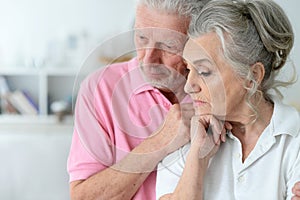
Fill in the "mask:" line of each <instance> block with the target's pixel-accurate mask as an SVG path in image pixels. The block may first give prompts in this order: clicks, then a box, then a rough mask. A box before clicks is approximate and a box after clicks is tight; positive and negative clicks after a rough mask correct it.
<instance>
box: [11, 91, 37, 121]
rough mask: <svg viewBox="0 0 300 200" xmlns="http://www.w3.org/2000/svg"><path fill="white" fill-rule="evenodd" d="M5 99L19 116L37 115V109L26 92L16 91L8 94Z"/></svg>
mask: <svg viewBox="0 0 300 200" xmlns="http://www.w3.org/2000/svg"><path fill="white" fill-rule="evenodd" d="M7 99H8V101H9V103H11V105H12V106H13V107H15V108H16V109H17V110H18V112H19V113H20V114H24V115H37V114H38V108H37V105H36V104H35V103H34V101H33V99H32V98H31V97H30V96H29V94H28V93H27V92H24V91H22V90H16V91H14V92H11V93H9V94H8V96H7Z"/></svg>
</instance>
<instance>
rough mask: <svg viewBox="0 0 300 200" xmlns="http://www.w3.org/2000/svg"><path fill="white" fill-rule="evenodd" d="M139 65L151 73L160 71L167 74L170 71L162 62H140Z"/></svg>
mask: <svg viewBox="0 0 300 200" xmlns="http://www.w3.org/2000/svg"><path fill="white" fill-rule="evenodd" d="M140 67H141V68H143V69H144V70H147V71H149V72H151V73H162V74H169V73H171V71H172V70H171V69H170V68H169V67H167V66H166V65H163V64H156V63H149V64H145V63H143V62H140Z"/></svg>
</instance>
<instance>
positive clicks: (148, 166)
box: [70, 105, 193, 200]
mask: <svg viewBox="0 0 300 200" xmlns="http://www.w3.org/2000/svg"><path fill="white" fill-rule="evenodd" d="M190 106H191V105H190ZM184 111H185V112H183V113H185V114H183V113H182V112H181V109H180V107H179V105H174V106H172V108H171V109H170V111H169V113H168V115H167V117H166V120H165V122H164V124H163V125H162V126H161V128H160V129H159V130H158V131H157V132H156V133H154V134H152V135H151V136H150V137H149V138H147V139H146V140H144V141H143V142H142V143H141V144H140V145H139V146H137V147H136V148H135V149H133V151H132V152H131V153H129V154H128V155H127V156H126V157H125V158H124V159H123V160H121V161H120V162H119V163H117V164H115V165H113V166H111V167H109V168H107V169H105V170H103V171H101V172H98V173H96V174H95V175H93V176H91V177H90V178H88V179H86V180H81V181H73V182H71V184H70V190H71V199H74V200H75V199H76V200H77V199H84V200H89V199H122V200H125V199H131V198H132V197H133V196H134V194H135V193H136V192H137V190H138V189H139V187H140V186H141V185H142V183H143V182H144V181H145V179H146V178H147V177H148V175H149V174H150V172H151V171H153V170H154V169H155V167H156V166H157V164H158V162H159V161H160V160H162V159H163V158H164V157H165V156H166V155H168V154H169V153H171V152H173V151H175V150H176V149H178V148H179V147H181V146H183V145H184V144H186V143H187V142H188V141H189V128H188V127H186V125H185V124H186V122H185V120H186V121H189V119H187V118H188V117H183V115H186V116H188V115H190V116H192V114H193V110H192V109H184ZM187 113H191V114H187ZM153 187H155V186H153Z"/></svg>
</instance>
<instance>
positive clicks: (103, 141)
mask: <svg viewBox="0 0 300 200" xmlns="http://www.w3.org/2000/svg"><path fill="white" fill-rule="evenodd" d="M188 99H189V98H188V97H187V98H185V101H186V100H188ZM170 106H171V104H170V102H169V101H168V100H167V99H166V98H165V97H164V96H163V95H162V94H161V93H160V92H159V91H158V90H157V89H155V88H153V87H152V86H150V85H149V84H147V83H146V82H145V81H144V79H143V78H142V76H141V73H140V70H139V68H138V61H137V60H136V59H133V60H131V61H129V62H126V63H119V64H113V65H110V66H108V67H106V68H104V69H101V70H98V71H96V72H95V73H93V74H91V75H90V76H89V77H88V78H87V79H86V80H85V81H84V82H83V83H82V84H81V88H80V91H79V94H78V97H77V102H76V108H75V126H74V135H73V140H72V145H71V150H70V154H69V159H68V172H69V175H70V181H75V180H82V179H86V178H88V177H89V176H91V175H93V174H95V173H97V172H99V171H101V170H103V169H105V168H106V167H108V166H111V165H113V164H114V163H116V162H118V161H120V160H121V159H122V158H123V157H124V156H125V155H126V154H127V153H129V152H130V151H131V150H132V149H133V148H135V147H136V146H137V145H139V144H140V143H141V142H142V141H143V140H144V139H145V138H146V137H148V136H149V135H150V134H151V133H152V132H154V131H155V130H157V129H158V127H159V126H160V125H161V123H162V122H163V119H164V117H165V115H166V113H167V111H168V110H169V108H170ZM155 182H156V172H155V171H154V172H152V173H151V174H150V176H149V177H148V178H147V179H146V181H145V182H144V184H143V185H142V186H141V188H140V189H139V190H138V192H137V194H136V195H135V198H134V199H155Z"/></svg>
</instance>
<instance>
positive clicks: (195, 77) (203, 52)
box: [183, 32, 246, 120]
mask: <svg viewBox="0 0 300 200" xmlns="http://www.w3.org/2000/svg"><path fill="white" fill-rule="evenodd" d="M183 57H184V59H185V60H186V62H187V68H188V69H189V74H188V79H187V82H186V85H185V91H186V92H187V93H188V94H189V95H190V96H191V98H192V99H193V103H194V107H195V111H196V115H201V114H213V115H215V116H219V117H222V118H223V117H225V116H226V120H230V118H233V117H235V116H237V115H238V114H239V111H241V110H240V109H242V108H243V106H244V105H245V94H246V90H245V89H244V87H243V83H244V81H243V80H242V79H241V78H239V77H238V75H237V74H236V72H235V71H233V69H232V67H231V66H230V64H229V63H228V62H227V61H226V59H225V58H224V54H223V50H222V45H221V41H220V39H219V37H218V36H217V34H216V33H213V32H212V33H208V34H205V35H202V36H200V37H198V38H196V39H190V40H188V42H187V43H186V46H185V48H184V51H183ZM223 119H224V118H223Z"/></svg>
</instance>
